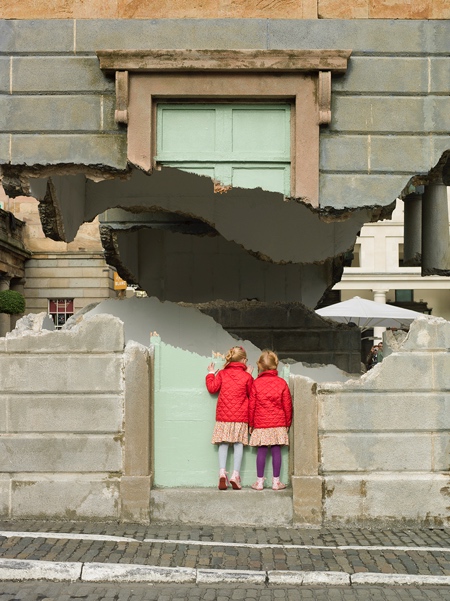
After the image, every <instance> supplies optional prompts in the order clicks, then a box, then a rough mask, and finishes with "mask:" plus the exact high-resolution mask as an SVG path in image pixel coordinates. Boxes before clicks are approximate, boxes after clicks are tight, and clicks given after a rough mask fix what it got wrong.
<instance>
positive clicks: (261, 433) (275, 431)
mask: <svg viewBox="0 0 450 601" xmlns="http://www.w3.org/2000/svg"><path fill="white" fill-rule="evenodd" d="M249 444H250V446H251V447H271V446H272V445H288V444H289V436H288V433H287V428H286V427H285V426H279V427H278V428H255V429H254V430H253V432H252V435H251V437H250V443H249Z"/></svg>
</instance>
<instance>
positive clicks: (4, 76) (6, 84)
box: [0, 56, 11, 94]
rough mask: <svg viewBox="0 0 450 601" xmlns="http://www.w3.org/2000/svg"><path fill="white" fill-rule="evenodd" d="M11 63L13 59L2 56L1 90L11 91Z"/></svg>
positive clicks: (0, 62)
mask: <svg viewBox="0 0 450 601" xmlns="http://www.w3.org/2000/svg"><path fill="white" fill-rule="evenodd" d="M10 64H11V59H10V58H9V57H7V56H2V57H0V92H4V93H5V94H9V92H10Z"/></svg>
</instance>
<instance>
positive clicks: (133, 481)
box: [120, 476, 151, 524]
mask: <svg viewBox="0 0 450 601" xmlns="http://www.w3.org/2000/svg"><path fill="white" fill-rule="evenodd" d="M150 493H151V477H150V476H141V477H136V476H134V477H131V478H127V477H125V476H122V478H121V481H120V500H121V510H120V519H121V520H122V521H124V522H133V523H139V524H146V523H148V522H149V520H150Z"/></svg>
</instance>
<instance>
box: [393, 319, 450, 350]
mask: <svg viewBox="0 0 450 601" xmlns="http://www.w3.org/2000/svg"><path fill="white" fill-rule="evenodd" d="M449 349H450V322H448V321H446V320H445V319H442V318H441V317H432V316H421V317H419V318H417V319H416V320H414V321H413V323H412V324H411V327H410V329H409V332H408V336H407V338H406V340H405V341H404V342H403V344H402V345H401V346H400V349H399V350H400V351H416V350H419V351H421V350H423V351H426V350H429V351H433V350H439V351H448V350H449Z"/></svg>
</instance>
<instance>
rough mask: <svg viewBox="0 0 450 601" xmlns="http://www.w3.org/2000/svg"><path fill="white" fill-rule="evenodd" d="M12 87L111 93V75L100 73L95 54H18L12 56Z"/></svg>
mask: <svg viewBox="0 0 450 601" xmlns="http://www.w3.org/2000/svg"><path fill="white" fill-rule="evenodd" d="M0 73H1V63H0ZM12 90H13V93H20V92H40V93H45V92H63V93H66V94H69V93H71V92H89V93H91V94H92V93H94V92H111V93H114V77H107V76H106V75H104V74H103V72H102V71H101V70H100V67H99V63H98V59H97V57H95V58H94V57H91V56H83V57H79V56H31V57H30V56H27V57H21V56H19V57H16V58H14V60H13V72H12Z"/></svg>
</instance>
